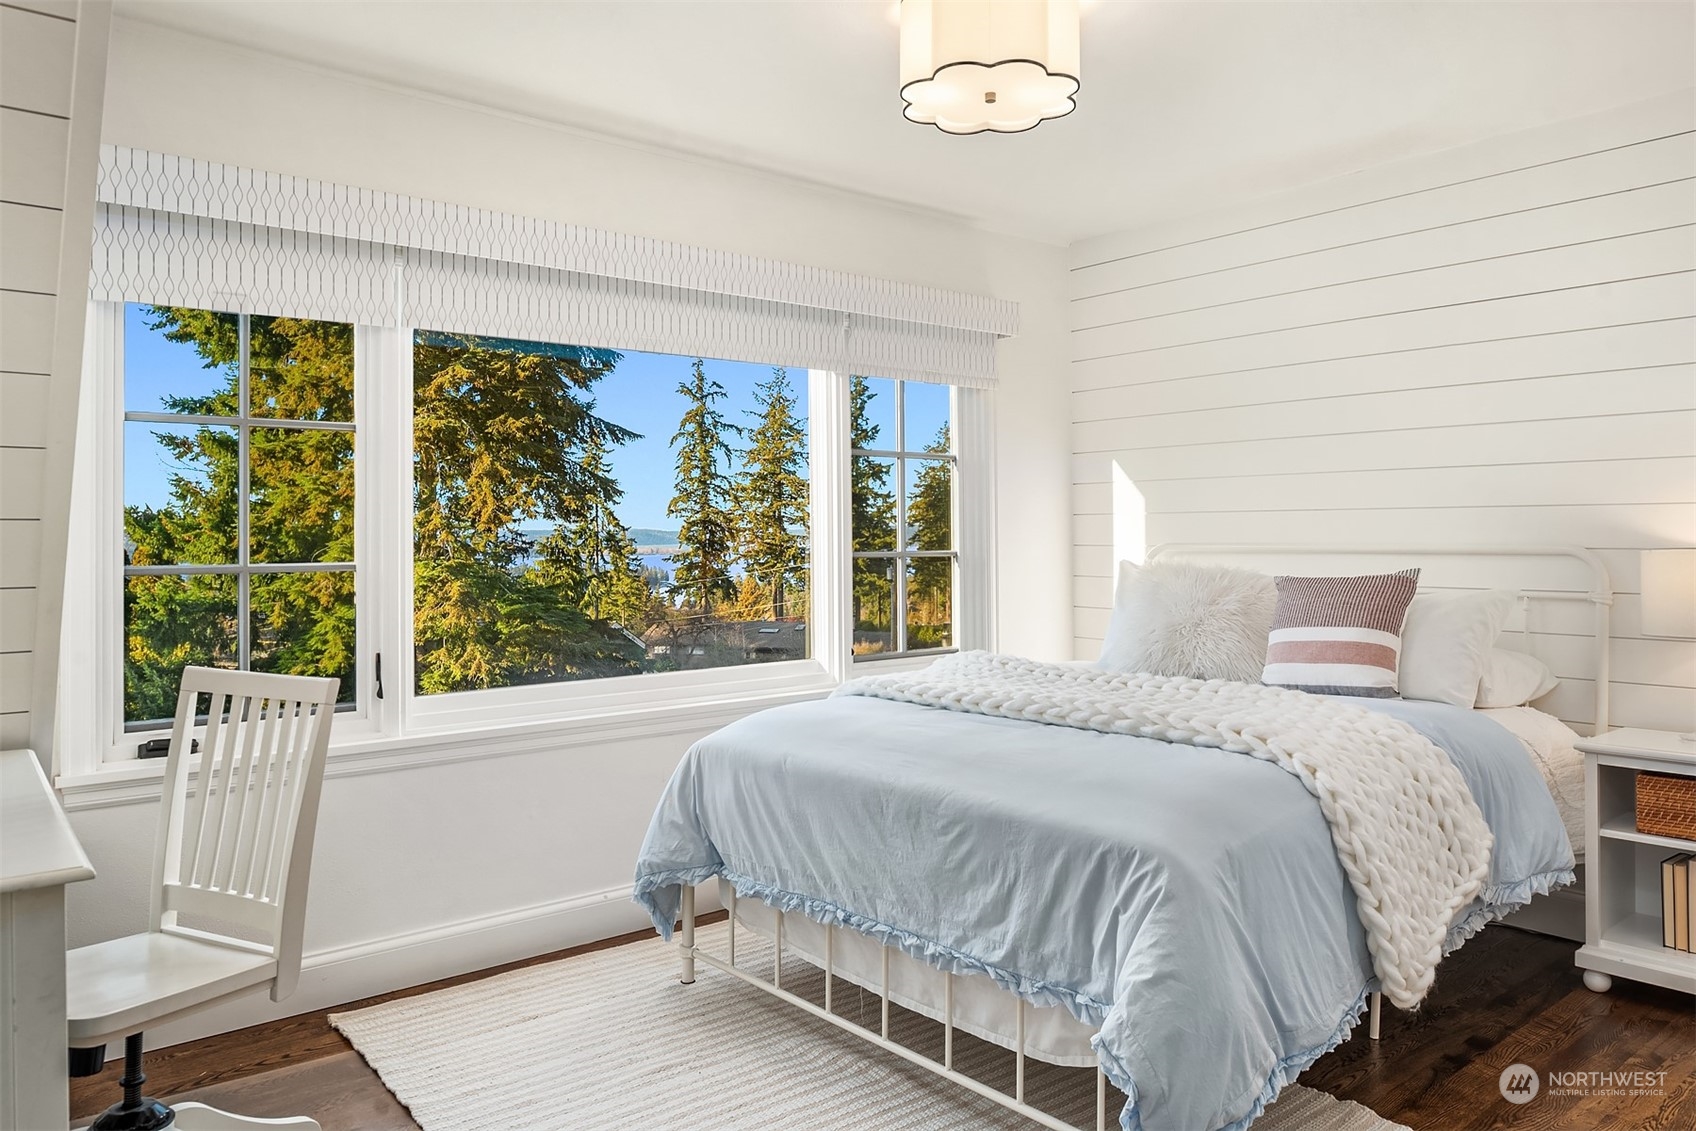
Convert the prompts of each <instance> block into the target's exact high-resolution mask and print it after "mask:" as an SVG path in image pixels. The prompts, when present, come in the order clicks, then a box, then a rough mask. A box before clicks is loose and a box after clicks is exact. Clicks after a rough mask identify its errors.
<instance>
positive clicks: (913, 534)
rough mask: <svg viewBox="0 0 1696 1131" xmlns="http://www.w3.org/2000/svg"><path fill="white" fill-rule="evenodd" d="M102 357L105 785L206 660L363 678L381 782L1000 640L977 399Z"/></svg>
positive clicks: (94, 350)
mask: <svg viewBox="0 0 1696 1131" xmlns="http://www.w3.org/2000/svg"><path fill="white" fill-rule="evenodd" d="M91 327H92V330H93V336H92V337H91V339H90V340H91V347H90V350H89V352H88V362H87V364H88V366H89V384H88V389H89V391H90V392H89V396H88V397H86V398H85V399H84V400H83V402H82V408H83V409H84V410H85V411H86V413H87V415H86V416H84V418H83V420H82V425H83V431H81V432H80V434H79V445H84V444H86V445H87V446H88V447H87V449H86V450H85V451H84V452H83V453H82V454H79V457H78V459H79V463H78V467H79V469H92V470H93V472H94V474H93V475H92V477H91V478H90V479H88V480H87V485H86V486H85V485H84V481H83V480H82V478H81V476H80V474H79V484H78V486H77V487H76V489H75V490H76V492H78V494H77V501H76V502H75V503H74V505H73V516H74V518H75V522H74V523H73V526H74V527H75V528H77V529H79V530H80V531H81V533H78V534H77V535H76V537H77V538H78V540H79V544H78V545H77V546H75V547H73V549H72V552H71V561H70V568H71V570H72V573H73V575H74V581H73V583H74V584H75V585H77V586H78V587H79V589H84V590H86V591H89V592H93V593H95V594H96V595H97V599H96V600H95V601H93V602H90V603H89V604H88V606H87V607H86V609H84V608H76V609H72V610H68V614H67V615H68V617H69V621H68V624H67V637H66V640H67V648H68V649H70V652H69V653H68V654H69V655H73V656H77V657H86V659H87V661H88V662H89V663H90V664H91V665H92V671H93V673H94V675H93V678H91V679H89V680H85V681H73V684H72V685H68V687H67V691H66V695H67V697H68V700H67V701H68V702H69V699H70V698H71V697H75V696H84V697H85V699H84V701H83V702H81V703H79V704H77V705H75V706H68V707H67V709H66V710H65V711H64V712H63V715H64V716H65V717H66V720H67V727H68V730H67V732H66V738H65V740H64V741H65V742H66V743H67V744H68V747H67V748H69V747H71V746H74V747H76V748H78V749H88V750H98V751H99V760H100V761H107V762H113V761H124V760H128V759H133V758H135V757H136V756H137V753H138V746H139V745H140V744H141V743H142V742H143V741H144V740H145V739H146V738H151V737H154V736H156V735H157V733H158V732H160V731H162V730H163V729H164V728H165V727H166V726H168V722H169V718H170V716H171V715H172V713H173V712H174V708H175V700H176V687H177V683H178V680H179V679H180V676H181V672H182V669H183V667H184V666H186V665H190V664H196V665H206V666H213V667H227V668H242V667H246V668H250V669H253V670H261V671H278V672H287V673H293V674H307V675H329V676H336V677H339V678H340V680H341V683H342V700H343V703H344V706H345V707H346V709H347V711H348V712H349V714H348V716H347V717H345V718H344V719H343V720H342V721H341V722H340V723H339V724H338V727H337V742H338V745H341V744H347V745H349V746H356V747H359V748H361V749H374V750H377V751H379V752H384V751H387V750H388V749H389V748H390V747H389V746H388V745H386V744H390V743H392V744H394V746H395V748H401V749H404V748H406V747H405V740H407V739H408V738H410V737H413V736H423V735H427V734H428V735H441V734H449V733H451V734H475V733H483V732H484V731H486V729H487V728H490V727H504V726H510V725H516V724H528V723H549V722H553V721H562V722H563V721H566V720H570V719H575V718H602V717H608V718H611V717H617V716H618V715H620V714H622V713H623V712H631V711H646V710H650V709H653V708H656V707H690V708H691V709H693V705H703V706H705V705H712V704H719V703H725V702H729V701H732V700H757V699H758V698H760V697H763V696H782V695H790V694H797V695H798V694H816V693H819V692H820V691H823V690H826V689H828V688H829V687H831V686H833V685H834V683H835V681H837V680H839V679H841V678H842V677H843V676H844V675H845V674H846V673H847V672H848V671H849V670H850V668H851V666H852V661H853V659H855V658H859V657H869V656H878V657H895V656H904V655H911V656H915V657H922V656H924V655H925V654H933V653H935V652H937V651H941V650H945V649H949V648H953V647H955V646H956V645H957V644H959V643H960V641H961V637H962V635H964V636H965V637H966V639H967V640H968V641H969V642H974V646H976V644H975V642H977V641H987V640H988V639H989V638H990V637H989V633H988V631H987V630H986V629H984V628H983V627H982V626H983V625H985V624H987V622H988V616H989V613H988V605H987V596H986V595H987V593H988V591H989V586H987V585H986V584H983V583H982V582H981V580H979V578H978V574H977V573H975V572H973V571H975V570H977V569H978V564H977V563H978V562H979V561H980V560H982V561H987V552H986V551H985V550H982V549H979V547H980V546H983V545H984V544H985V543H986V540H987V537H988V534H987V525H986V523H987V520H986V519H981V516H982V515H985V514H987V505H986V503H985V501H984V500H983V499H980V498H979V496H978V495H977V494H964V495H962V494H961V493H960V492H961V491H968V492H971V491H975V488H974V486H973V484H976V483H978V481H979V479H980V478H982V477H980V476H979V475H978V473H977V471H976V468H977V466H978V465H977V464H976V463H975V462H972V461H973V460H974V459H975V458H977V457H976V456H975V455H974V451H973V450H965V451H962V450H961V445H960V443H959V440H958V431H959V430H960V429H962V428H963V429H964V430H965V433H966V434H967V435H968V436H970V435H976V434H978V433H977V432H974V431H972V429H973V428H974V427H978V425H974V424H971V423H970V422H971V421H976V420H978V419H979V418H980V416H981V413H982V411H983V406H985V405H986V404H987V402H986V401H985V400H984V398H983V395H981V394H979V393H977V392H976V391H973V392H971V393H969V394H968V393H965V392H957V391H956V390H954V389H952V388H950V387H949V386H945V385H934V384H920V383H906V382H902V381H897V380H892V379H883V378H875V377H867V378H859V377H855V378H850V377H848V376H847V375H845V374H843V375H839V374H836V373H833V372H829V371H824V370H818V369H801V368H799V367H797V368H792V369H786V368H784V367H781V366H777V367H774V366H771V365H763V364H752V363H743V362H733V361H722V360H713V359H711V358H700V357H693V356H688V355H678V354H665V353H652V352H639V351H634V350H625V351H614V350H609V349H603V348H598V347H594V346H585V345H572V344H558V343H548V342H543V341H537V340H528V339H517V338H506V337H493V336H488V335H474V334H468V333H457V332H448V331H435V330H427V329H419V328H413V327H373V326H365V325H357V326H356V325H352V324H349V323H346V322H330V321H314V320H307V319H291V318H283V317H277V316H271V315H266V314H262V313H258V312H243V311H215V310H206V309H199V308H188V307H170V306H155V305H140V304H133V303H131V304H115V303H96V304H95V306H94V310H93V312H92V315H91ZM962 412H964V413H965V417H964V418H962V417H961V415H960V414H961V413H962ZM962 419H965V420H966V421H967V422H968V423H967V424H965V425H961V424H960V423H959V422H960V421H961V420H962ZM826 421H828V422H829V426H828V427H826V426H825V422H826ZM845 422H846V423H848V424H849V425H851V426H848V427H845V426H844V423H845ZM85 455H86V457H87V458H86V459H85V458H84V456H85ZM356 457H357V458H356ZM962 468H964V469H965V470H964V471H963V472H962V470H961V469H962ZM820 477H823V481H820ZM85 492H86V493H85ZM962 500H964V502H962ZM96 514H98V515H103V516H104V520H103V521H96V520H94V518H93V517H92V516H94V515H96ZM85 515H86V516H89V521H87V522H86V523H84V522H83V521H82V516H85ZM973 516H980V517H979V518H974V517H973ZM962 518H964V520H965V522H964V527H963V529H964V531H965V535H964V541H962V537H963V536H962V533H961V530H962V521H961V520H962ZM980 521H981V522H983V523H984V525H980ZM974 539H975V540H974ZM962 547H965V549H964V552H962ZM85 563H86V564H85ZM962 578H965V579H966V580H965V581H964V582H962V580H961V579H962ZM962 592H964V593H965V594H966V597H964V598H963V597H962V596H961V594H962ZM962 610H964V611H965V615H966V618H967V619H964V620H962V619H961V617H962ZM963 626H964V627H963ZM73 662H74V661H73ZM370 744H377V745H376V746H375V747H372V746H371V745H370ZM384 756H387V755H386V753H385V754H384ZM87 768H89V769H92V768H94V763H93V759H92V757H91V759H90V763H89V765H88V767H87ZM73 772H74V771H73Z"/></svg>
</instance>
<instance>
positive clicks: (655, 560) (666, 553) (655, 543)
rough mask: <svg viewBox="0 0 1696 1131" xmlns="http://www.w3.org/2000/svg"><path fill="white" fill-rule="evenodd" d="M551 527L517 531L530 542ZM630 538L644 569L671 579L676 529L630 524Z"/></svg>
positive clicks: (530, 558)
mask: <svg viewBox="0 0 1696 1131" xmlns="http://www.w3.org/2000/svg"><path fill="white" fill-rule="evenodd" d="M552 529H553V527H551V526H537V525H535V524H532V523H525V524H523V525H521V526H520V527H519V528H518V532H519V533H520V534H522V535H524V537H526V538H528V539H530V541H531V542H536V541H539V540H540V539H542V538H544V537H546V536H547V534H548V532H549V531H551V530H552ZM630 540H631V541H632V542H634V543H636V556H637V557H638V558H639V559H641V562H642V568H643V569H644V570H658V571H659V572H661V573H663V574H665V577H666V580H667V581H669V580H671V575H672V572H673V570H674V569H675V568H676V567H675V566H674V565H673V564H672V561H671V555H672V554H674V553H676V552H677V549H678V545H677V531H675V530H656V529H654V528H653V527H651V526H632V527H631V528H630ZM534 560H535V557H534V555H527V556H526V557H525V559H524V561H523V568H528V567H529V566H530V564H531V563H532V562H534ZM735 573H736V576H738V577H740V576H742V570H741V567H740V566H738V567H736V570H735Z"/></svg>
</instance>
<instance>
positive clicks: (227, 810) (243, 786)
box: [207, 695, 266, 891]
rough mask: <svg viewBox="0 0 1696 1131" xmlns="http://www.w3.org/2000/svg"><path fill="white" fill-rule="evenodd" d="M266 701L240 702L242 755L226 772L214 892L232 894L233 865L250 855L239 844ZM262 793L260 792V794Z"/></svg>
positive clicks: (210, 880)
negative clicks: (228, 792) (257, 739)
mask: <svg viewBox="0 0 1696 1131" xmlns="http://www.w3.org/2000/svg"><path fill="white" fill-rule="evenodd" d="M265 702H266V701H265V700H264V699H262V698H260V697H259V696H256V695H249V696H246V697H244V698H243V699H242V701H241V731H242V733H241V752H240V753H239V754H238V755H236V760H235V763H234V764H233V765H231V766H230V770H229V786H228V788H229V790H230V797H229V800H228V801H227V802H226V803H225V805H224V814H223V817H224V819H223V821H222V823H221V824H220V826H219V829H218V848H217V852H216V854H215V855H214V856H213V857H212V868H211V872H210V875H209V878H208V881H207V886H209V887H211V888H212V889H213V890H214V891H232V890H234V888H235V884H234V880H235V874H236V864H237V862H238V861H239V860H240V859H241V857H242V856H244V855H247V854H249V853H251V852H252V845H251V844H244V843H243V842H242V828H243V826H244V825H246V824H247V823H248V817H247V814H248V808H249V802H250V801H251V800H252V798H253V795H254V789H253V760H254V745H253V744H254V740H255V739H256V738H258V737H259V730H260V727H261V726H262V725H263V721H264V717H265ZM259 792H260V793H264V790H263V788H261V789H260V790H259Z"/></svg>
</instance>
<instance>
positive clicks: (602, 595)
mask: <svg viewBox="0 0 1696 1131" xmlns="http://www.w3.org/2000/svg"><path fill="white" fill-rule="evenodd" d="M582 465H583V474H584V477H585V479H587V480H590V481H599V480H606V481H609V482H610V481H611V480H612V469H611V468H610V467H609V466H608V465H607V452H606V446H605V444H604V443H603V442H602V441H600V440H599V439H594V438H591V439H590V440H588V441H587V442H585V443H584V445H583V456H582ZM623 494H624V492H623V490H622V489H619V488H616V487H615V488H614V489H613V491H611V492H608V493H597V494H593V495H588V496H585V497H584V498H583V499H582V500H581V502H580V505H579V506H578V508H577V511H576V513H575V514H574V515H573V516H572V519H571V521H570V522H569V523H561V524H559V525H557V526H555V527H554V529H553V530H552V531H551V532H550V533H549V534H548V535H547V536H546V537H544V538H542V539H541V540H540V541H539V542H537V543H536V562H535V564H534V565H532V566H531V567H530V573H531V575H532V577H533V578H534V579H535V580H537V581H539V582H540V583H542V584H545V585H557V586H560V587H562V588H563V589H564V591H565V592H567V593H569V594H571V598H572V600H573V601H574V603H575V604H576V605H577V607H578V608H579V609H580V610H582V611H583V612H584V613H586V614H587V615H588V616H589V617H591V618H592V619H594V620H598V621H607V622H609V623H612V624H616V625H619V626H622V627H625V628H633V629H635V630H636V631H638V632H639V631H640V630H641V628H642V626H643V621H644V619H645V617H646V615H647V611H648V584H647V582H646V581H645V580H643V570H642V562H641V559H640V557H638V556H637V553H636V543H635V542H634V541H632V540H631V537H630V532H629V530H627V529H626V528H625V526H624V523H622V522H621V521H619V518H618V515H617V514H615V513H614V512H613V509H612V508H613V504H614V503H616V502H618V500H619V499H620V498H621V497H622V496H623Z"/></svg>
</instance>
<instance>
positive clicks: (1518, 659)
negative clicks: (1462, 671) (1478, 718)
mask: <svg viewBox="0 0 1696 1131" xmlns="http://www.w3.org/2000/svg"><path fill="white" fill-rule="evenodd" d="M1559 682H1560V680H1558V679H1556V678H1555V673H1554V672H1552V671H1550V670H1549V665H1548V664H1545V663H1544V662H1543V661H1542V660H1539V659H1538V658H1537V657H1536V656H1528V655H1526V654H1525V653H1524V652H1512V651H1509V650H1508V649H1506V648H1492V649H1490V658H1489V660H1488V661H1486V663H1485V665H1484V678H1483V679H1481V680H1479V682H1478V704H1477V705H1478V706H1480V707H1518V706H1520V705H1521V704H1524V703H1529V702H1531V701H1532V700H1533V699H1541V698H1543V696H1545V695H1547V694H1548V693H1549V692H1551V691H1553V690H1554V689H1555V685H1556V684H1558V683H1559Z"/></svg>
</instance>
